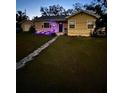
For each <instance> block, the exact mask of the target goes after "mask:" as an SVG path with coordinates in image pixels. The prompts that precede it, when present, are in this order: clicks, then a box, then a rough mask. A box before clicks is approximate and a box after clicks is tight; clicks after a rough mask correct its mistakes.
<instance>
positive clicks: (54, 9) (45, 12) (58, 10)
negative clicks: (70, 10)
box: [40, 5, 66, 16]
mask: <svg viewBox="0 0 124 93" xmlns="http://www.w3.org/2000/svg"><path fill="white" fill-rule="evenodd" d="M40 12H41V15H42V16H57V15H66V10H65V9H64V8H63V7H62V6H60V5H52V6H49V7H48V8H47V7H41V9H40Z"/></svg>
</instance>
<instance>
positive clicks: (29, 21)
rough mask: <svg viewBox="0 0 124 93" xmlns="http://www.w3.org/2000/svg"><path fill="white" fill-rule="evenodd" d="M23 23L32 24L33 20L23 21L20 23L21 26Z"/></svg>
mask: <svg viewBox="0 0 124 93" xmlns="http://www.w3.org/2000/svg"><path fill="white" fill-rule="evenodd" d="M21 23H32V21H31V20H23V21H21V22H20V24H21Z"/></svg>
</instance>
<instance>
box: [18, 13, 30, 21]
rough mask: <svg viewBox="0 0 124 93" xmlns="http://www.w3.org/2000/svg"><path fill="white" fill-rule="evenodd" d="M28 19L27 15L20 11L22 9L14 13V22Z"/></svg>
mask: <svg viewBox="0 0 124 93" xmlns="http://www.w3.org/2000/svg"><path fill="white" fill-rule="evenodd" d="M27 19H29V17H28V16H27V15H26V13H25V12H22V11H17V13H16V22H18V23H19V22H21V21H23V20H27Z"/></svg>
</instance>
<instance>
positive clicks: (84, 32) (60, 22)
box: [32, 11, 99, 36]
mask: <svg viewBox="0 0 124 93" xmlns="http://www.w3.org/2000/svg"><path fill="white" fill-rule="evenodd" d="M97 18H99V16H98V15H96V14H94V13H91V12H88V11H81V12H78V13H75V14H73V15H70V16H42V17H39V18H36V19H34V20H32V23H33V25H34V28H35V30H36V33H37V34H46V35H49V34H51V33H57V34H58V33H66V34H67V35H68V36H90V34H91V33H93V31H94V29H95V21H96V19H97Z"/></svg>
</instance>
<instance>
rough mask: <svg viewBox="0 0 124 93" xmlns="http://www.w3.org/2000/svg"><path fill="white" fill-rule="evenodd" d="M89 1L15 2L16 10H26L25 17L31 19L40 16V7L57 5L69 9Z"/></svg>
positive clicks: (44, 0)
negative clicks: (75, 4) (76, 4)
mask: <svg viewBox="0 0 124 93" xmlns="http://www.w3.org/2000/svg"><path fill="white" fill-rule="evenodd" d="M91 1H93V0H16V10H17V11H18V10H21V11H24V10H25V9H26V13H27V15H28V16H29V17H30V18H32V17H33V16H40V7H41V6H50V5H54V4H59V5H62V6H63V7H64V8H65V9H69V8H72V5H73V4H74V3H77V2H79V3H82V4H86V3H90V2H91Z"/></svg>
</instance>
